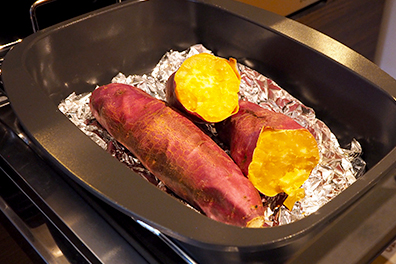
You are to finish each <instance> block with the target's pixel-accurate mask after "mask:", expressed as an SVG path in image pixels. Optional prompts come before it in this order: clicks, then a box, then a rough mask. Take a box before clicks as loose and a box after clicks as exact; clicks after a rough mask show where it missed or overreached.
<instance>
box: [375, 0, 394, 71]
mask: <svg viewBox="0 0 396 264" xmlns="http://www.w3.org/2000/svg"><path fill="white" fill-rule="evenodd" d="M375 63H376V64H377V65H378V66H379V67H380V68H381V69H383V70H384V71H385V72H387V73H388V74H389V75H391V76H392V77H393V78H395V79H396V0H386V4H385V8H384V17H383V20H382V27H381V32H380V36H379V42H378V48H377V53H376V58H375Z"/></svg>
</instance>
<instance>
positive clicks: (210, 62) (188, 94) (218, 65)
mask: <svg viewBox="0 0 396 264" xmlns="http://www.w3.org/2000/svg"><path fill="white" fill-rule="evenodd" d="M172 79H173V80H172ZM169 82H170V83H169V84H168V85H167V86H168V87H167V101H168V102H169V103H170V104H171V105H172V102H174V101H175V99H176V101H177V102H178V103H180V104H181V106H182V107H183V108H184V109H182V110H185V111H187V112H188V113H190V114H192V115H194V116H197V117H199V118H201V119H202V120H203V121H206V122H212V123H215V122H220V121H222V120H224V119H226V118H227V117H229V116H230V115H233V114H235V113H236V112H237V111H238V92H239V85H240V76H239V73H238V70H237V67H236V61H235V59H232V58H231V59H230V60H226V59H224V58H220V57H216V56H214V55H211V54H207V53H201V54H197V55H194V56H192V57H190V58H188V59H186V60H185V61H184V62H183V64H182V65H181V66H180V68H179V69H178V70H177V71H176V73H175V75H174V76H172V78H170V80H169ZM172 96H175V97H176V98H175V99H174V98H173V99H171V98H170V97H172ZM173 106H175V105H173ZM179 110H181V109H179Z"/></svg>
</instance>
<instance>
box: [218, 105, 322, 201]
mask: <svg viewBox="0 0 396 264" xmlns="http://www.w3.org/2000/svg"><path fill="white" fill-rule="evenodd" d="M216 128H217V130H218V132H219V135H220V137H221V138H222V139H223V141H225V142H226V143H227V144H228V145H229V147H230V152H231V157H232V158H233V159H234V161H235V162H236V164H238V166H239V167H240V168H241V170H242V172H243V173H244V174H245V175H246V176H247V177H248V178H249V179H250V181H251V182H252V183H253V185H254V186H255V187H256V188H257V189H258V190H259V191H260V192H262V193H263V194H265V195H267V196H275V195H277V194H278V193H282V192H284V193H286V194H287V195H288V197H287V199H286V201H285V202H284V204H285V205H286V207H288V208H289V209H291V208H292V207H293V205H294V203H295V201H297V200H299V199H301V198H303V197H304V195H305V194H304V189H302V188H300V187H301V185H302V184H303V183H304V182H305V181H306V180H307V179H308V177H309V175H310V173H311V171H312V169H313V168H314V167H315V166H316V165H317V163H318V161H319V151H318V146H317V142H316V140H315V138H314V137H313V136H312V134H311V133H310V132H309V131H308V130H307V129H306V128H304V127H302V126H301V125H299V124H298V123H297V122H296V121H294V120H293V119H292V118H290V117H288V116H286V115H284V114H281V113H276V112H273V111H270V110H267V109H264V108H262V107H260V106H259V105H257V104H254V103H251V102H248V101H240V103H239V112H238V113H237V114H235V115H233V116H231V117H230V118H229V119H227V120H226V121H224V122H222V123H221V124H218V125H217V127H216Z"/></svg>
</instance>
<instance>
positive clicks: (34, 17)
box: [29, 0, 122, 33]
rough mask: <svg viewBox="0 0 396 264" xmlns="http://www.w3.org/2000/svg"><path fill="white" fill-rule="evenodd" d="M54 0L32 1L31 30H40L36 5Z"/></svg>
mask: <svg viewBox="0 0 396 264" xmlns="http://www.w3.org/2000/svg"><path fill="white" fill-rule="evenodd" d="M55 1H56V0H37V1H36V2H34V3H33V4H32V5H31V6H30V10H29V13H30V21H31V22H32V28H33V32H34V33H36V32H37V31H39V30H40V28H39V24H38V21H37V14H36V10H37V8H38V7H40V6H42V5H45V4H49V3H52V2H55ZM121 2H122V0H116V3H121Z"/></svg>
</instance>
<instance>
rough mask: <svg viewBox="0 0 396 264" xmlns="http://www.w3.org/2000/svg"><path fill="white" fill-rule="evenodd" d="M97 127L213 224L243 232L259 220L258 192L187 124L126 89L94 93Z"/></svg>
mask: <svg viewBox="0 0 396 264" xmlns="http://www.w3.org/2000/svg"><path fill="white" fill-rule="evenodd" d="M90 107H91V111H92V113H93V115H94V116H95V118H96V119H97V120H98V122H99V123H100V124H101V125H102V126H103V127H104V128H105V129H106V130H107V131H108V132H109V133H110V134H111V135H112V136H113V137H114V138H115V139H116V140H117V141H119V142H120V143H122V144H123V145H124V146H125V147H126V148H128V149H129V150H130V151H131V152H132V153H133V154H134V155H135V156H136V157H137V158H138V159H139V160H140V161H141V162H142V164H143V165H144V166H145V167H146V168H147V169H148V170H150V171H151V172H152V173H153V174H154V175H155V176H157V177H158V178H159V179H160V180H161V181H163V182H164V184H165V185H166V186H168V187H169V188H170V189H171V190H172V191H173V192H175V194H177V195H178V196H180V197H181V198H183V199H185V200H186V201H187V202H189V203H190V204H191V205H193V206H196V207H197V208H199V209H201V210H202V211H203V212H204V213H205V214H206V215H207V216H208V217H210V218H212V219H215V220H217V221H220V222H223V223H227V224H232V225H238V226H246V225H247V223H248V222H249V221H250V220H252V219H254V218H256V217H261V216H263V214H264V208H263V205H262V202H261V198H260V195H259V193H258V191H257V190H256V189H255V188H254V186H253V185H252V184H251V182H250V181H249V180H248V179H247V178H246V177H244V175H243V174H242V172H241V171H240V169H239V167H238V166H237V165H236V164H235V163H234V162H233V161H232V160H231V158H230V157H229V156H228V155H227V154H226V153H225V152H224V151H223V150H222V149H221V148H220V147H218V146H217V145H216V143H214V142H213V141H212V140H211V139H210V138H209V137H208V136H207V135H206V134H205V133H203V132H202V131H201V130H200V129H199V128H197V127H196V126H195V125H194V124H193V123H192V122H191V121H190V120H188V119H187V118H185V117H184V116H182V115H181V114H179V113H178V112H176V111H174V110H173V109H172V108H170V107H169V106H168V105H167V104H166V103H165V102H163V101H160V100H157V99H155V98H153V97H151V96H150V95H148V94H147V93H145V92H143V91H141V90H139V89H138V88H135V87H133V86H129V85H126V84H109V85H104V86H101V87H99V88H97V89H96V90H95V91H93V93H92V96H91V101H90Z"/></svg>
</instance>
